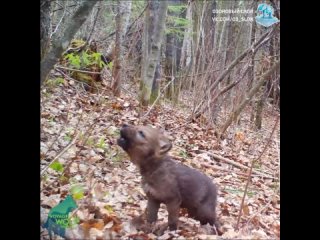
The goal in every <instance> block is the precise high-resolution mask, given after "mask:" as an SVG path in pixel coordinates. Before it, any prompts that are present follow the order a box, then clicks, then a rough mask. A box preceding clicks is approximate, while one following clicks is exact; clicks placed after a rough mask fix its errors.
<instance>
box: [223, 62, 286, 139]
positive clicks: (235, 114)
mask: <svg viewBox="0 0 320 240" xmlns="http://www.w3.org/2000/svg"><path fill="white" fill-rule="evenodd" d="M279 67H280V62H277V63H275V65H274V66H272V67H271V68H270V70H269V71H267V72H266V73H265V74H263V75H262V76H261V77H260V80H259V81H258V82H257V83H256V84H255V85H254V86H253V88H252V89H251V90H250V92H249V93H248V94H247V96H244V98H243V99H242V101H241V103H240V104H239V105H238V107H237V108H236V109H235V110H234V112H233V113H231V115H230V117H229V118H228V120H227V121H226V122H225V124H224V125H223V126H222V128H221V130H220V133H219V135H220V136H222V135H223V134H224V133H225V131H226V130H227V128H228V127H229V126H230V125H231V123H232V121H233V120H234V119H236V118H237V117H238V115H239V114H240V112H241V111H242V109H243V108H244V107H245V106H246V105H247V104H248V102H249V101H250V100H251V99H252V97H253V96H254V95H255V94H256V93H257V92H258V91H259V89H260V87H261V86H262V85H263V84H264V83H265V81H266V80H267V79H268V78H269V77H270V76H271V74H273V72H274V71H276V70H277V69H278V68H279Z"/></svg>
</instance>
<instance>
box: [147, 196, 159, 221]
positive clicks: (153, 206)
mask: <svg viewBox="0 0 320 240" xmlns="http://www.w3.org/2000/svg"><path fill="white" fill-rule="evenodd" d="M159 207H160V202H158V201H156V200H155V199H153V198H148V204H147V221H148V222H149V223H153V222H155V221H157V219H158V210H159Z"/></svg>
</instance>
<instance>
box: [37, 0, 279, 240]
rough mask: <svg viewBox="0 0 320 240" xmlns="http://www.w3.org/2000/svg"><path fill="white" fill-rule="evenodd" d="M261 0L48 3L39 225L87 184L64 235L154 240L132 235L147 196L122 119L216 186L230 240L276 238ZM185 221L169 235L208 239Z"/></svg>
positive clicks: (275, 49) (270, 31)
mask: <svg viewBox="0 0 320 240" xmlns="http://www.w3.org/2000/svg"><path fill="white" fill-rule="evenodd" d="M259 3H260V2H258V1H253V0H252V1H251V0H246V1H244V0H243V1H242V0H203V1H192V0H156V1H150V0H146V1H131V0H126V1H124V0H117V1H116V0H115V1H107V0H105V1H96V0H82V1H80V0H68V1H65V0H41V2H40V10H41V22H40V23H41V25H40V32H41V39H40V40H41V42H40V46H41V179H42V181H41V209H42V210H41V211H42V216H43V219H45V218H46V216H47V215H48V211H49V210H50V209H51V208H52V207H54V206H55V205H56V204H57V203H59V201H60V200H62V199H64V198H65V197H66V195H67V194H68V193H69V192H70V189H71V188H72V186H74V185H77V186H78V185H79V186H81V189H82V190H79V188H78V190H79V191H80V192H82V193H83V194H82V195H83V196H82V197H81V199H80V198H79V202H77V203H78V206H79V208H78V209H77V212H76V213H74V215H76V216H77V217H78V219H80V220H79V225H78V227H77V228H72V229H69V230H68V231H67V235H68V236H69V237H71V238H72V236H73V237H78V238H88V239H89V238H92V239H96V238H94V237H98V238H97V239H110V238H112V237H115V238H116V237H119V236H121V237H123V236H125V238H126V239H128V237H129V238H130V237H132V239H135V238H134V237H133V236H136V237H138V236H140V237H141V236H144V237H145V238H144V239H152V238H153V237H155V236H156V234H155V233H139V232H137V231H135V230H133V229H132V228H131V227H130V224H129V222H130V221H129V220H130V218H132V216H133V215H137V214H138V213H141V212H142V209H143V207H144V205H145V197H144V195H143V192H142V191H141V190H139V189H140V188H139V184H138V181H137V179H138V178H139V174H137V172H135V170H133V166H132V164H131V163H130V162H129V161H128V160H127V156H126V155H125V154H124V153H123V152H122V151H121V150H120V149H119V148H118V147H117V146H116V141H115V139H116V137H117V136H118V134H119V130H118V129H119V127H120V126H121V124H122V123H132V124H152V125H155V126H157V127H159V128H162V129H164V130H165V131H166V132H167V133H168V135H169V136H170V138H171V140H172V141H173V145H174V148H173V150H172V152H171V155H173V157H174V158H175V159H176V160H177V161H182V162H184V163H185V164H188V165H190V166H192V167H195V168H199V169H201V170H202V171H204V172H205V173H207V174H208V175H210V176H211V177H212V178H213V179H214V180H215V181H216V182H218V185H219V188H220V193H221V195H220V198H219V199H218V200H219V206H218V216H220V218H221V221H222V223H223V224H222V225H223V227H224V230H225V234H224V235H223V237H224V238H230V239H232V238H243V237H248V238H251V239H252V238H254V239H267V238H268V239H275V238H279V236H280V235H279V233H280V221H279V216H280V196H279V188H280V176H279V164H280V157H279V151H280V150H279V145H280V142H279V141H280V140H279V135H280V129H279V116H280V22H278V23H276V24H274V25H272V26H270V27H263V26H261V25H259V24H257V23H256V21H255V17H256V15H257V7H258V5H259ZM264 3H267V4H269V5H271V6H272V7H273V9H274V13H273V15H274V16H275V17H277V18H278V19H280V1H279V0H270V1H264ZM219 9H233V10H235V9H243V10H247V9H251V10H253V11H252V12H251V13H250V12H248V13H241V14H240V13H232V12H230V13H222V12H219V11H217V10H219ZM222 17H225V18H229V19H235V18H238V19H241V21H217V20H216V19H219V18H222ZM140 202H141V204H140ZM163 214H165V211H164V212H163ZM182 215H183V214H182ZM163 219H166V218H165V217H164V218H163ZM186 219H187V218H186ZM180 220H181V219H180ZM42 221H45V220H42ZM182 221H185V222H184V224H185V226H184V227H183V229H182V230H181V231H178V232H177V233H175V234H177V236H175V235H172V234H173V233H169V232H166V233H164V234H163V235H162V236H161V237H162V239H169V238H171V237H172V236H173V237H185V238H194V239H207V238H206V236H209V234H208V233H207V232H206V231H205V229H201V228H200V227H199V226H198V225H195V224H198V223H194V222H191V221H192V220H190V219H188V220H184V219H183V220H182ZM195 226H196V227H195ZM139 234H140V235H139ZM166 234H167V235H166ZM170 234H171V235H170ZM41 236H42V238H43V239H48V234H47V232H46V230H45V229H42V232H41ZM99 237H100V238H99ZM166 237H167V238H166ZM201 237H202V238H201Z"/></svg>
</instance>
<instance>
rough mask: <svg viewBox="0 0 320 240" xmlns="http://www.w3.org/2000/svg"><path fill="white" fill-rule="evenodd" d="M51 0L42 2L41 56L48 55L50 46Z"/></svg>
mask: <svg viewBox="0 0 320 240" xmlns="http://www.w3.org/2000/svg"><path fill="white" fill-rule="evenodd" d="M50 3H51V1H50V0H42V1H41V2H40V10H41V15H40V22H41V25H40V45H41V58H43V57H44V56H45V55H46V52H47V50H48V48H49V43H50V24H51V18H50V11H51V5H50Z"/></svg>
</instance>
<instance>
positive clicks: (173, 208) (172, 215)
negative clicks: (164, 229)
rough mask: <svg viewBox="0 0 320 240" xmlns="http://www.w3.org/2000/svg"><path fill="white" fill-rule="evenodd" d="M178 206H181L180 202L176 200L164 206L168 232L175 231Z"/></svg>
mask: <svg viewBox="0 0 320 240" xmlns="http://www.w3.org/2000/svg"><path fill="white" fill-rule="evenodd" d="M180 204H181V201H180V200H178V199H175V200H173V201H171V202H169V203H167V204H166V205H167V210H168V225H169V229H170V231H173V230H177V227H178V220H179V210H180Z"/></svg>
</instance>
